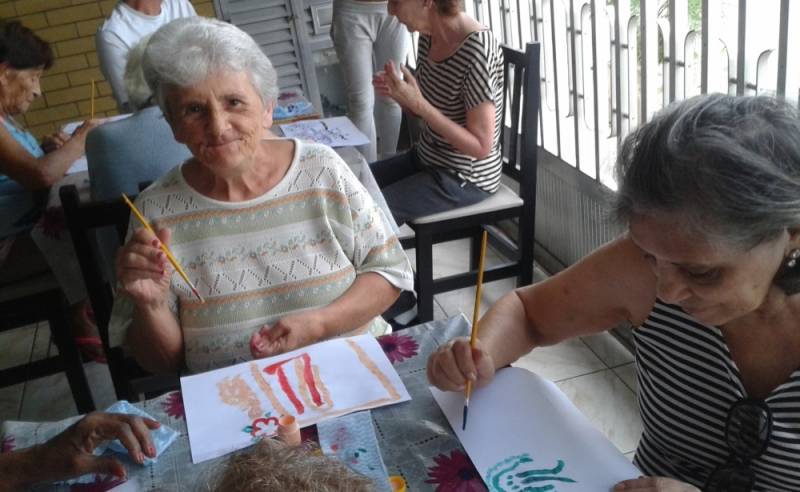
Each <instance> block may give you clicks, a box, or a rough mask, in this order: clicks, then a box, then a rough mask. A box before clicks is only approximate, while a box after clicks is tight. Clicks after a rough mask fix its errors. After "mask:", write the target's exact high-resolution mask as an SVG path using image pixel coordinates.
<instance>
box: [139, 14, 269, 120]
mask: <svg viewBox="0 0 800 492" xmlns="http://www.w3.org/2000/svg"><path fill="white" fill-rule="evenodd" d="M142 66H143V69H144V77H145V80H146V81H147V85H148V86H150V89H151V90H152V91H153V94H154V95H155V98H156V102H157V103H158V105H159V106H160V107H161V110H162V111H163V112H164V114H165V115H167V117H169V108H168V106H167V100H166V93H167V91H168V90H169V89H170V88H171V87H173V88H174V87H177V88H180V87H189V86H192V85H194V84H197V83H199V82H201V81H203V80H205V79H206V77H208V76H209V75H210V74H212V73H215V72H219V71H224V70H228V71H233V72H245V73H247V75H248V78H249V79H250V82H251V83H252V84H253V88H254V89H255V90H256V92H257V93H258V94H259V95H260V97H261V100H262V102H264V103H265V104H271V103H272V102H273V101H274V100H275V98H276V97H277V95H278V84H277V74H276V73H275V69H274V68H273V67H272V63H271V62H270V61H269V58H267V56H266V55H265V54H264V52H263V51H261V48H259V47H258V44H256V42H255V40H254V39H253V38H252V37H250V35H249V34H247V33H245V32H244V31H242V30H241V29H239V28H238V27H236V26H234V25H232V24H228V23H226V22H222V21H219V20H216V19H209V18H206V17H188V18H183V19H177V20H174V21H172V22H170V23H169V24H166V25H164V26H162V27H161V28H160V29H158V30H157V31H156V32H155V33H153V35H152V38H151V39H150V42H149V43H148V44H147V48H146V49H145V53H144V60H143V62H142Z"/></svg>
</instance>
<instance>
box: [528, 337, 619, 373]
mask: <svg viewBox="0 0 800 492" xmlns="http://www.w3.org/2000/svg"><path fill="white" fill-rule="evenodd" d="M512 365H514V366H516V367H524V368H525V369H527V370H529V371H531V372H534V373H536V374H539V375H540V376H542V377H545V378H547V379H550V380H551V381H561V380H564V379H569V378H574V377H577V376H583V375H586V374H591V373H594V372H597V371H601V370H604V369H606V365H605V364H603V361H601V360H600V359H599V358H598V357H597V356H596V355H594V353H593V352H592V351H591V350H589V347H587V346H586V344H584V343H583V342H582V341H581V340H580V339H577V338H573V339H572V340H567V341H565V342H561V343H559V344H558V345H552V346H549V347H539V348H537V349H535V350H534V351H533V352H530V353H529V354H527V355H524V356H523V357H521V358H520V359H519V360H518V361H516V362H515V363H514V364H512Z"/></svg>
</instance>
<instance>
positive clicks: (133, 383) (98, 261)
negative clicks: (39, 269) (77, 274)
mask: <svg viewBox="0 0 800 492" xmlns="http://www.w3.org/2000/svg"><path fill="white" fill-rule="evenodd" d="M59 194H60V196H61V203H62V205H63V206H64V216H65V218H66V221H67V226H68V227H69V231H70V234H71V235H72V241H73V243H74V244H75V250H76V251H77V253H78V263H79V264H80V267H81V273H82V274H83V280H84V282H85V283H86V290H87V291H88V293H89V300H90V301H91V303H92V308H93V309H94V316H95V319H96V321H97V327H98V329H99V331H100V339H101V340H102V342H103V349H104V350H105V352H106V358H107V359H108V369H109V371H110V372H111V379H112V381H113V383H114V390H115V391H116V393H117V398H119V399H124V400H128V401H138V400H139V395H141V394H145V395H152V394H156V393H158V392H162V391H167V390H170V389H174V388H177V387H178V385H179V382H178V376H177V375H175V376H171V375H170V376H155V375H152V374H149V373H147V372H146V371H145V370H143V369H142V368H141V367H139V365H138V364H136V362H135V361H134V360H133V358H131V357H127V356H126V355H125V353H124V351H123V349H122V347H119V346H111V343H110V338H109V322H110V320H111V309H112V307H113V305H114V278H113V274H112V272H111V267H110V264H109V260H111V259H112V258H113V256H114V253H115V252H116V248H117V247H118V246H119V244H122V242H123V241H124V240H125V234H126V233H127V230H128V220H129V218H130V209H129V208H128V206H127V205H126V204H125V203H124V202H123V201H122V200H121V199H117V200H107V201H88V202H82V201H81V199H80V196H79V194H78V190H77V188H75V186H64V187H62V188H61V189H60V190H59ZM131 198H133V197H131ZM109 227H111V228H113V230H114V231H115V232H116V235H115V234H113V233H112V234H111V235H110V236H109V234H108V232H109V231H108V229H109Z"/></svg>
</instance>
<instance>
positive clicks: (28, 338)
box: [0, 325, 36, 369]
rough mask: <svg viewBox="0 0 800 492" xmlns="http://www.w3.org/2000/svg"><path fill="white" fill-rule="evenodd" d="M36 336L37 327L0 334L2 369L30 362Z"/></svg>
mask: <svg viewBox="0 0 800 492" xmlns="http://www.w3.org/2000/svg"><path fill="white" fill-rule="evenodd" d="M35 334H36V327H34V326H33V325H30V326H24V327H20V328H16V329H14V330H9V331H4V332H2V333H0V347H2V349H0V369H7V368H9V367H14V366H18V365H20V364H24V363H26V362H28V361H29V360H30V355H31V344H32V343H33V337H34V335H35Z"/></svg>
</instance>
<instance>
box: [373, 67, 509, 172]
mask: <svg viewBox="0 0 800 492" xmlns="http://www.w3.org/2000/svg"><path fill="white" fill-rule="evenodd" d="M400 69H401V70H402V72H403V78H402V79H401V78H400V77H399V76H398V75H397V69H396V68H395V66H394V63H393V62H392V61H391V60H390V61H389V62H388V63H387V64H386V67H385V70H384V71H383V72H381V73H380V74H378V75H376V76H375V78H374V79H373V85H374V86H375V90H376V91H377V92H378V94H379V95H381V96H383V97H390V98H392V99H394V100H395V101H397V103H398V104H400V106H402V107H403V109H405V110H406V111H409V112H411V113H413V114H414V115H416V116H418V117H419V118H422V119H423V120H425V122H426V123H428V126H429V127H430V128H431V130H433V131H434V132H436V133H438V134H439V135H441V136H442V138H444V139H445V140H446V141H447V142H449V143H450V145H452V146H453V147H455V148H456V149H457V150H458V151H459V152H461V153H463V154H466V155H468V156H470V157H473V158H475V159H483V158H485V157H486V156H487V155H489V153H490V152H491V150H492V142H493V140H494V126H495V125H494V120H495V106H494V103H492V102H490V101H485V102H483V103H481V104H478V105H477V106H475V107H473V108H471V109H469V110H467V126H466V127H463V126H461V125H459V124H457V123H456V122H455V121H453V120H451V119H450V118H448V117H447V116H445V115H444V114H442V112H441V111H439V110H438V109H436V107H434V106H433V105H432V104H431V103H430V102H428V101H427V100H426V99H425V97H423V95H422V93H421V92H420V90H419V86H418V85H417V80H416V79H415V78H414V76H413V75H412V74H411V72H410V71H409V70H408V69H407V68H406V67H405V66H401V67H400Z"/></svg>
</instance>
